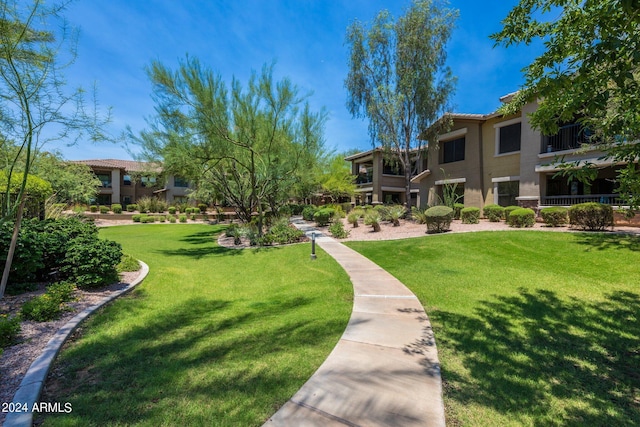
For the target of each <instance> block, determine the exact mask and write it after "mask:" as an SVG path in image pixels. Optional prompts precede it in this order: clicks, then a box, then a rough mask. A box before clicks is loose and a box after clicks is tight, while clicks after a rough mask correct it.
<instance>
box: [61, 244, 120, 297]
mask: <svg viewBox="0 0 640 427" xmlns="http://www.w3.org/2000/svg"><path fill="white" fill-rule="evenodd" d="M121 259H122V247H121V246H120V244H119V243H116V242H113V241H110V240H103V239H100V238H98V237H97V236H82V237H77V238H75V239H73V240H71V241H70V242H68V248H67V253H66V255H65V259H64V262H63V265H62V267H61V268H60V272H61V273H62V274H66V275H67V277H68V278H69V279H70V280H73V281H75V282H76V283H77V284H78V286H79V287H81V288H95V287H100V286H105V285H108V284H111V283H113V282H116V281H117V280H118V272H117V270H116V266H117V265H118V264H119V263H120V260H121Z"/></svg>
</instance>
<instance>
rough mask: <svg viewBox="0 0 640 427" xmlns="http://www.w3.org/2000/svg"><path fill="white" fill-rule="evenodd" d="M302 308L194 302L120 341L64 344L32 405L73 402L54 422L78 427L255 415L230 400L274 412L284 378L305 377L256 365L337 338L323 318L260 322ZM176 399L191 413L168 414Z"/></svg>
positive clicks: (296, 300) (290, 303) (210, 421)
mask: <svg viewBox="0 0 640 427" xmlns="http://www.w3.org/2000/svg"><path fill="white" fill-rule="evenodd" d="M312 302H313V300H311V299H309V298H306V297H301V296H296V297H292V298H289V299H284V300H283V299H282V298H274V299H272V300H268V301H264V302H263V303H262V304H253V305H251V306H250V307H249V309H246V308H245V309H239V308H238V307H236V304H237V303H234V302H233V301H223V300H216V299H203V298H192V299H187V300H185V301H183V302H181V303H176V304H173V305H172V306H171V307H170V308H168V309H166V310H165V311H163V312H159V313H157V315H154V316H153V319H152V320H151V321H147V322H145V323H143V324H140V325H137V326H135V327H131V328H128V329H126V330H125V331H124V332H122V333H118V334H102V335H99V336H92V337H91V339H87V340H83V341H82V342H81V343H80V344H79V345H77V346H70V347H69V348H68V349H67V351H66V352H65V357H64V359H63V360H62V361H57V362H56V364H55V367H54V369H52V371H51V373H50V374H49V377H48V380H47V382H46V384H45V387H44V394H43V398H42V400H43V401H50V402H67V401H71V402H73V413H72V414H68V415H65V414H57V415H54V416H56V417H58V416H60V417H68V418H69V420H68V421H70V420H71V419H73V422H75V423H80V424H82V425H102V424H104V423H105V421H106V420H108V422H109V423H110V424H114V425H129V424H136V423H145V424H149V425H160V424H164V425H166V424H176V423H179V424H182V425H216V424H219V423H222V422H223V420H225V417H226V414H227V413H228V412H230V411H231V412H232V411H236V412H237V411H238V410H240V411H247V410H251V411H253V410H256V408H253V407H252V408H244V409H243V408H242V407H240V408H239V407H238V402H251V403H250V404H251V406H254V405H255V406H258V407H262V408H264V407H267V408H269V409H268V411H275V409H277V407H278V406H279V405H281V404H283V403H284V402H285V401H286V399H288V397H289V395H288V394H286V392H283V390H287V389H288V388H290V387H291V386H290V384H288V382H289V381H291V379H292V378H293V380H294V381H299V382H300V384H302V383H303V382H304V380H305V379H306V378H299V379H295V375H294V374H293V373H290V372H286V373H283V372H281V370H279V369H277V368H275V369H274V368H273V367H272V366H268V364H267V366H265V360H271V361H273V360H281V359H283V360H284V361H285V362H284V363H285V365H286V363H288V360H289V359H291V351H292V349H298V350H296V351H297V352H301V351H304V349H305V348H306V347H311V346H313V345H315V344H316V343H317V342H318V341H319V340H323V339H325V338H326V337H329V336H334V335H336V333H339V331H340V330H342V329H344V324H343V323H342V322H340V321H336V320H333V319H306V318H300V317H298V318H294V320H291V321H289V322H271V321H268V320H265V319H269V318H273V317H274V316H276V317H278V316H285V315H286V314H287V313H291V312H292V311H293V310H296V309H299V308H303V307H305V306H308V305H309V304H312ZM119 307H122V309H121V310H122V311H123V312H122V313H121V314H118V313H110V316H109V318H111V319H114V318H117V317H118V316H120V315H122V316H126V315H128V311H127V310H128V308H129V307H128V305H127V304H124V305H121V306H114V307H112V310H120V308H119ZM111 321H113V320H111ZM274 357H275V358H276V359H274ZM254 367H258V368H254ZM193 375H195V376H196V377H194V378H192V377H191V376H193ZM196 378H197V379H196ZM185 401H187V402H189V404H188V406H189V407H194V406H195V409H196V410H195V411H192V412H187V413H177V411H178V409H177V405H176V402H182V405H184V404H185V403H184V402H185ZM99 402H103V403H99ZM220 402H224V403H227V406H226V407H225V406H223V405H222V404H221V403H220ZM228 405H231V407H230V406H228ZM258 410H259V409H258ZM203 413H204V415H203ZM269 415H270V413H266V414H264V416H265V417H266V416H269ZM167 417H173V418H167ZM203 417H204V418H203ZM39 421H42V420H39ZM59 421H60V422H64V421H62V420H59Z"/></svg>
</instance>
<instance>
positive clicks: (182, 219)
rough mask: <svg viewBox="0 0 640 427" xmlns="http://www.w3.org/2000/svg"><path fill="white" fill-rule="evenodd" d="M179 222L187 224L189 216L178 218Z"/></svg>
mask: <svg viewBox="0 0 640 427" xmlns="http://www.w3.org/2000/svg"><path fill="white" fill-rule="evenodd" d="M178 221H180V222H187V216H186V215H180V217H178Z"/></svg>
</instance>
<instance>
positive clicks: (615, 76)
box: [491, 0, 640, 209]
mask: <svg viewBox="0 0 640 427" xmlns="http://www.w3.org/2000/svg"><path fill="white" fill-rule="evenodd" d="M502 23H503V28H502V30H501V31H500V32H498V33H496V34H493V35H492V36H491V37H492V38H493V39H494V40H495V41H496V44H497V45H504V46H511V45H514V44H525V45H529V44H531V43H533V42H534V41H536V40H541V41H543V42H544V46H545V50H544V52H543V53H542V54H541V55H540V56H538V57H537V58H536V59H535V60H534V61H533V62H532V63H531V64H530V65H529V66H527V67H526V68H525V69H524V77H525V83H524V86H523V88H522V90H521V91H520V92H519V93H518V94H517V95H516V96H515V98H514V99H513V101H512V102H511V103H510V104H508V105H506V106H505V107H504V109H503V110H504V112H507V113H510V112H515V111H517V110H518V109H519V108H521V107H522V105H524V104H525V103H527V102H530V101H533V100H536V99H538V100H539V107H538V109H537V110H536V111H535V112H534V113H532V115H531V122H532V124H533V125H534V126H535V127H536V128H538V129H540V130H541V131H542V132H543V133H545V134H548V135H553V134H555V133H556V132H557V131H558V125H559V124H562V123H563V122H568V121H573V120H578V121H579V122H580V123H581V124H582V125H583V127H584V128H585V129H590V130H591V131H593V132H595V134H594V137H593V138H592V140H591V142H592V143H593V144H594V145H598V144H599V145H600V148H602V149H604V150H605V152H606V157H608V158H610V159H612V160H613V161H621V162H625V163H627V166H626V167H625V168H623V169H622V170H621V171H620V173H619V175H618V184H619V191H620V194H621V196H623V197H626V198H627V201H628V203H629V204H630V205H631V207H632V208H634V209H637V208H638V207H639V205H640V174H639V172H638V168H637V167H636V162H637V161H638V158H639V157H640V145H638V144H637V143H636V142H637V141H638V138H640V2H639V1H638V0H590V1H578V0H521V1H520V3H519V4H518V5H517V6H515V7H514V8H513V9H512V10H511V11H510V12H509V14H508V15H507V17H506V18H505V19H504V20H503V22H502ZM567 166H569V167H570V168H576V167H578V166H580V165H579V164H573V165H571V164H569V165H567ZM585 166H586V168H585V170H584V171H583V172H584V175H583V176H589V175H591V176H593V173H592V171H589V170H588V168H590V167H591V166H592V165H585Z"/></svg>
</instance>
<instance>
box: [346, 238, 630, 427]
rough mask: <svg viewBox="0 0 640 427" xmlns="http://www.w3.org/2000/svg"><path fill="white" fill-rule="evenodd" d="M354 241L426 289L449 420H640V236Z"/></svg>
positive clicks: (421, 293)
mask: <svg viewBox="0 0 640 427" xmlns="http://www.w3.org/2000/svg"><path fill="white" fill-rule="evenodd" d="M347 244H348V245H349V246H350V247H352V248H354V249H356V250H358V251H359V252H361V253H362V254H364V255H365V256H367V257H369V258H370V259H372V260H373V261H374V262H376V263H378V264H379V265H380V266H382V267H383V268H385V269H386V270H387V271H389V272H390V273H392V274H393V275H395V276H396V277H397V278H398V279H400V280H401V281H402V282H403V283H405V284H406V285H407V286H408V287H410V288H411V289H412V290H413V291H414V292H415V293H416V295H417V296H418V298H420V301H421V302H422V304H423V305H424V306H425V308H426V310H427V314H428V315H429V317H430V320H431V322H432V325H433V327H434V330H435V337H436V344H437V346H438V353H439V356H440V362H441V364H442V375H443V380H444V399H445V407H446V415H447V424H448V425H463V426H498V425H499V426H508V425H514V426H516V425H517V426H520V425H525V426H539V425H576V426H577V425H581V426H582V425H589V426H595V425H599V426H604V425H607V426H614V425H622V426H625V425H628V426H631V425H640V368H639V367H640V281H639V278H640V239H639V238H637V237H624V236H618V235H614V234H588V233H578V234H574V233H544V232H535V231H532V232H527V231H514V232H479V233H466V234H450V235H438V236H427V237H424V238H417V239H409V240H401V241H386V242H349V243H347Z"/></svg>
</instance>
